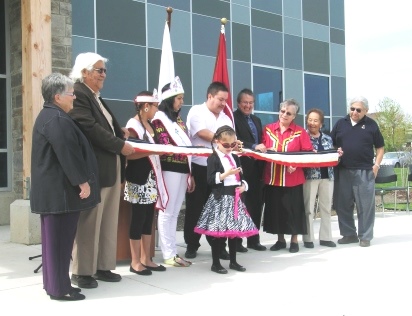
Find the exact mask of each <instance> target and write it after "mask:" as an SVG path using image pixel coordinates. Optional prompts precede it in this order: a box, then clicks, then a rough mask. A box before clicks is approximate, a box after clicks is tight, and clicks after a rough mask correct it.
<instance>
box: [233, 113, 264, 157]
mask: <svg viewBox="0 0 412 316" xmlns="http://www.w3.org/2000/svg"><path fill="white" fill-rule="evenodd" d="M233 116H234V119H235V129H236V136H237V139H239V140H241V141H242V142H243V147H245V148H249V149H252V145H253V144H254V143H255V139H254V138H253V134H252V130H251V129H250V127H249V124H248V122H247V120H246V117H245V115H244V114H243V113H242V112H241V111H240V110H239V109H237V110H236V111H235V112H234V113H233ZM250 118H251V119H252V121H253V123H255V126H256V129H257V133H258V144H260V143H261V142H262V122H261V121H260V118H258V117H257V116H256V115H253V114H251V115H250Z"/></svg>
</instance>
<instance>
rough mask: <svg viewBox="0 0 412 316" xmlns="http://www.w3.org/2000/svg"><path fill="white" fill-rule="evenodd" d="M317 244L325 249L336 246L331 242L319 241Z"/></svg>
mask: <svg viewBox="0 0 412 316" xmlns="http://www.w3.org/2000/svg"><path fill="white" fill-rule="evenodd" d="M319 244H320V245H321V246H325V247H336V244H335V243H334V242H333V241H326V240H320V241H319Z"/></svg>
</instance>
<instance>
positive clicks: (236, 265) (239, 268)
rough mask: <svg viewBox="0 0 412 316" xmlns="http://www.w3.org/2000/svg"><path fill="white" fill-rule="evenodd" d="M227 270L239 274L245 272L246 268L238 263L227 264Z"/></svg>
mask: <svg viewBox="0 0 412 316" xmlns="http://www.w3.org/2000/svg"><path fill="white" fill-rule="evenodd" d="M229 268H230V269H232V270H236V271H239V272H245V271H246V268H245V267H244V266H241V265H240V264H239V263H237V262H235V263H229Z"/></svg>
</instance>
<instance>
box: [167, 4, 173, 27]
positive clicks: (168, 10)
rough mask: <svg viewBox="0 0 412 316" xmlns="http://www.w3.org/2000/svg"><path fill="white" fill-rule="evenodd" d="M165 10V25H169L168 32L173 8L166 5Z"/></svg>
mask: <svg viewBox="0 0 412 316" xmlns="http://www.w3.org/2000/svg"><path fill="white" fill-rule="evenodd" d="M166 12H167V26H168V27H169V32H170V28H171V27H172V12H173V8H172V7H167V8H166Z"/></svg>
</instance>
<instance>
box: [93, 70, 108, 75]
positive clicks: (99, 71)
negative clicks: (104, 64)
mask: <svg viewBox="0 0 412 316" xmlns="http://www.w3.org/2000/svg"><path fill="white" fill-rule="evenodd" d="M93 70H94V71H97V72H98V73H99V74H101V75H102V74H103V73H106V72H107V69H106V68H93Z"/></svg>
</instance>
